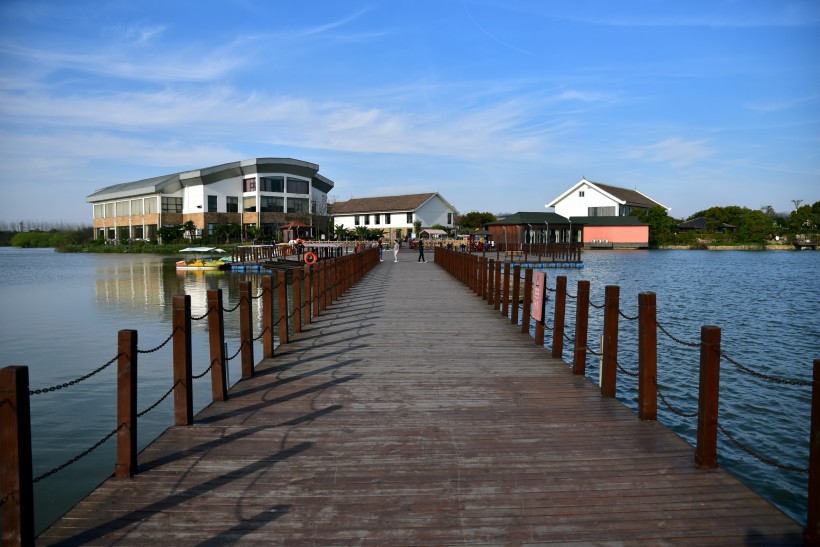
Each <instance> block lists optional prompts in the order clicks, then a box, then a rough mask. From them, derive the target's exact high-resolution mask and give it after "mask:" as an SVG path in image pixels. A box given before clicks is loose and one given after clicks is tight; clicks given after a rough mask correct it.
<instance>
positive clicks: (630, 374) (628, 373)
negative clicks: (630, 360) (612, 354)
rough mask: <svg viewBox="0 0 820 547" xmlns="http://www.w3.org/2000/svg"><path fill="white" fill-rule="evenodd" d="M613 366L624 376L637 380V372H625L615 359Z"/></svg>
mask: <svg viewBox="0 0 820 547" xmlns="http://www.w3.org/2000/svg"><path fill="white" fill-rule="evenodd" d="M615 366H616V367H618V370H620V371H621V372H623V373H624V374H626V375H627V376H632V377H633V378H637V377H638V376H639V374H638V373H637V372H632V371H631V370H626V369H625V368H624V367H622V366H621V363H620V362H619V361H618V360H617V359H616V360H615Z"/></svg>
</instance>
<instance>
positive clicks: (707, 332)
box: [695, 326, 720, 468]
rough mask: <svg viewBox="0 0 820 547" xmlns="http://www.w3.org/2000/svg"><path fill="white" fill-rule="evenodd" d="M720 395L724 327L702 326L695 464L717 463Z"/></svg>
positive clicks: (700, 465)
mask: <svg viewBox="0 0 820 547" xmlns="http://www.w3.org/2000/svg"><path fill="white" fill-rule="evenodd" d="M719 396H720V328H719V327H715V326H703V327H701V328H700V389H699V392H698V434H697V445H696V447H695V464H697V466H698V467H707V468H714V467H717V466H718V462H717V434H718V399H719Z"/></svg>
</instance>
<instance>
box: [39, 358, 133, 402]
mask: <svg viewBox="0 0 820 547" xmlns="http://www.w3.org/2000/svg"><path fill="white" fill-rule="evenodd" d="M121 356H122V353H118V354H117V355H116V356H114V358H113V359H111V360H110V361H108V362H107V363H105V364H104V365H102V366H101V367H99V368H97V369H95V370H92V371H91V372H89V373H88V374H86V375H84V376H80V377H79V378H76V379H74V380H71V381H70V382H64V383H62V384H59V385H55V386H51V387H44V388H40V389H32V390H30V391H29V392H28V394H29V395H40V394H42V393H51V392H52V391H57V390H60V389H64V388H67V387H71V386H73V385H76V384H79V383H80V382H82V381H83V380H88V379H89V378H91V377H92V376H94V375H95V374H97V373H99V372H102V371H103V370H105V369H106V368H108V367H109V366H111V365H112V364H113V363H115V362H116V361H117V359H119V358H120V357H121Z"/></svg>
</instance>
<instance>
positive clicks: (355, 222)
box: [353, 215, 359, 226]
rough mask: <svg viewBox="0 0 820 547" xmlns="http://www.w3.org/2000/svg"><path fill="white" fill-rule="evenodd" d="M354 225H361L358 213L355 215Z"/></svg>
mask: <svg viewBox="0 0 820 547" xmlns="http://www.w3.org/2000/svg"><path fill="white" fill-rule="evenodd" d="M353 225H354V226H358V225H359V215H356V216H354V217H353Z"/></svg>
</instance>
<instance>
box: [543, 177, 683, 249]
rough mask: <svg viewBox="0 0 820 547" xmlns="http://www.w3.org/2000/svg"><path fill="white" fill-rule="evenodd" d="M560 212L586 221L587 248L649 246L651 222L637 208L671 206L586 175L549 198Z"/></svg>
mask: <svg viewBox="0 0 820 547" xmlns="http://www.w3.org/2000/svg"><path fill="white" fill-rule="evenodd" d="M546 207H554V208H555V212H556V214H559V215H561V216H564V217H567V218H568V219H570V220H571V221H572V223H573V224H575V225H583V226H584V230H583V239H582V242H583V244H584V247H586V248H630V249H634V248H646V247H649V225H647V224H645V223H643V222H641V221H639V220H638V219H637V218H636V217H634V216H631V213H633V212H634V211H647V210H648V209H649V208H651V207H663V208H664V209H665V210H666V211H669V210H670V209H669V207H666V206H665V205H663V204H661V203H659V202H657V201H655V200H653V199H652V198H650V197H648V196H645V195H644V194H642V193H640V192H638V191H637V190H629V189H628V188H621V187H619V186H612V185H609V184H601V183H600V182H592V181H589V180H587V179H585V178H582V179H581V180H580V181H579V182H578V183H576V184H575V185H574V186H572V187H571V188H570V189H569V190H567V191H566V192H564V193H563V194H561V195H560V196H558V197H557V198H555V199H554V200H552V201H551V202H549V203H548V204H547V205H546Z"/></svg>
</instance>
